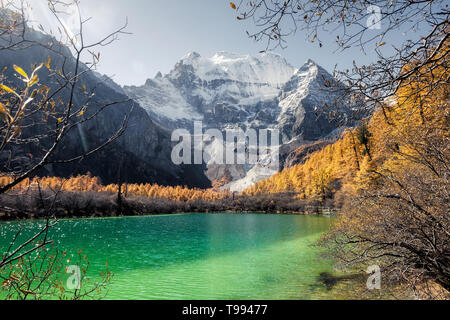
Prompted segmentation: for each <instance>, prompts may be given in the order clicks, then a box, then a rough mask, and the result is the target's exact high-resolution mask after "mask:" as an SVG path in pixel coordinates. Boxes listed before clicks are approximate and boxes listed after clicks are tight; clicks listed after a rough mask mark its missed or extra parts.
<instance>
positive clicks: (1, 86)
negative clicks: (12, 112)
mask: <svg viewBox="0 0 450 320" xmlns="http://www.w3.org/2000/svg"><path fill="white" fill-rule="evenodd" d="M0 89H2V90H4V91H6V92H10V93H13V94H15V95H16V96H18V97H19V98H20V96H19V95H18V94H17V92H15V91H14V90H13V89H11V88H9V87H7V86H5V85H4V84H0Z"/></svg>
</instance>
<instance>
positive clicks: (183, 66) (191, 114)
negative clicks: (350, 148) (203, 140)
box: [124, 52, 354, 190]
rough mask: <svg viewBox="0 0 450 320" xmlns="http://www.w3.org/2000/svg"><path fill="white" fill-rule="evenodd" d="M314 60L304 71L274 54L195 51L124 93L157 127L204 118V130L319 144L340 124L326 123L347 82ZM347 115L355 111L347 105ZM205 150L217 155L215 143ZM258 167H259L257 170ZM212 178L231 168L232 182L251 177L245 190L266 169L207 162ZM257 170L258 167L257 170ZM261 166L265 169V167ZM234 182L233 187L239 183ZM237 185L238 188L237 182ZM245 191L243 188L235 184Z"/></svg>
mask: <svg viewBox="0 0 450 320" xmlns="http://www.w3.org/2000/svg"><path fill="white" fill-rule="evenodd" d="M335 83H336V81H335V80H334V78H333V77H332V76H331V75H330V74H329V73H328V72H327V71H326V70H325V69H323V68H322V67H320V66H319V65H317V64H316V63H315V62H314V61H312V60H308V61H307V62H306V63H305V64H304V65H303V66H301V67H300V68H295V67H294V66H292V65H290V64H289V63H288V62H287V61H286V60H285V59H284V58H283V57H282V56H280V55H278V54H275V53H261V54H258V55H254V56H251V55H238V54H234V53H227V52H218V53H217V54H215V55H214V56H213V57H211V58H205V57H202V56H200V55H199V54H198V53H196V52H193V53H189V54H187V55H186V56H184V57H183V58H182V59H181V60H180V61H179V62H178V63H176V65H175V67H174V68H173V69H172V71H170V72H169V73H168V74H166V75H162V74H161V73H158V75H157V76H156V77H155V78H153V79H148V80H147V81H146V83H145V84H144V85H143V86H140V87H135V86H129V87H124V91H125V92H126V93H127V94H128V95H129V96H130V97H131V98H133V99H135V100H136V101H138V102H139V103H140V105H141V106H142V107H143V108H144V109H145V110H147V112H148V113H149V114H150V115H151V116H152V117H153V118H155V119H157V121H158V122H159V123H160V125H162V126H165V127H167V128H171V129H175V128H186V129H192V126H193V123H194V121H196V120H202V121H203V125H204V127H205V128H206V129H208V128H214V129H219V130H222V131H223V130H225V129H228V128H236V127H239V128H242V129H243V130H246V129H248V128H254V129H265V128H268V129H279V130H280V132H281V134H282V143H283V144H287V143H289V142H291V141H292V140H300V141H316V140H318V139H320V138H322V137H325V136H326V135H328V134H330V133H331V132H332V131H333V130H335V129H336V128H337V127H338V124H337V123H334V122H333V121H330V120H329V117H328V111H327V112H324V111H325V108H326V106H327V105H329V106H331V105H333V104H334V103H335V102H336V101H338V100H339V99H340V98H342V96H343V93H344V90H343V88H344V87H343V86H342V85H337V86H330V84H335ZM345 107H347V108H348V110H350V109H351V108H353V107H354V106H352V105H348V106H345ZM206 152H207V153H209V154H211V153H215V152H216V150H215V149H214V144H211V145H208V146H207V147H206ZM256 167H257V166H256ZM208 168H209V170H208V172H207V175H208V177H209V178H210V179H211V180H215V179H220V178H221V175H222V174H223V173H224V172H225V171H228V174H229V175H231V177H232V180H233V181H236V180H239V179H242V178H245V177H246V176H247V173H249V172H250V174H251V179H250V180H249V178H250V177H247V180H249V181H246V182H245V183H243V184H242V185H245V186H247V185H248V184H249V183H254V182H257V181H258V179H259V176H260V175H259V174H258V173H257V172H260V171H261V170H258V168H255V166H250V167H249V166H234V167H230V166H228V168H227V169H226V170H224V168H223V166H222V167H220V168H218V167H217V166H216V165H209V166H208ZM252 169H253V170H252ZM260 169H261V168H260ZM235 185H236V183H235ZM238 185H239V183H238ZM232 189H234V190H240V189H242V188H241V187H239V186H237V187H233V188H232Z"/></svg>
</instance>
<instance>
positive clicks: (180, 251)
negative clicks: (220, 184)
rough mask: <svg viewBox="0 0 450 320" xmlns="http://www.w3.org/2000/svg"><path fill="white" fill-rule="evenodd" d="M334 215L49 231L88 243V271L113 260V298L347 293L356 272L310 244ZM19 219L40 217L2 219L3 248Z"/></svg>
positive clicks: (105, 222) (90, 223)
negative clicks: (343, 274)
mask: <svg viewBox="0 0 450 320" xmlns="http://www.w3.org/2000/svg"><path fill="white" fill-rule="evenodd" d="M332 221H333V219H332V218H328V217H315V216H294V215H253V214H245V215H244V214H185V215H167V216H150V217H137V218H114V219H87V220H65V221H61V222H60V223H59V225H58V227H57V228H55V229H54V230H52V234H51V237H52V239H54V240H55V241H56V242H57V243H58V244H59V248H60V249H61V250H67V251H68V252H69V253H71V252H72V253H75V252H76V251H77V249H83V253H86V254H87V255H88V257H89V260H90V262H91V269H90V273H91V274H90V276H91V277H95V275H96V274H97V273H98V272H100V270H102V268H103V267H104V266H105V261H107V262H108V266H109V268H110V270H111V272H113V273H114V281H113V282H112V283H111V285H110V291H109V294H108V296H107V298H109V299H333V298H342V297H343V295H344V296H345V294H343V293H342V292H336V290H335V287H336V285H338V284H339V282H340V281H348V280H353V278H351V277H350V278H349V277H347V278H336V277H333V269H332V264H331V262H330V261H327V260H324V259H322V258H320V257H319V250H320V249H319V248H317V247H315V246H312V244H313V243H314V242H315V241H317V239H318V238H319V237H320V236H321V234H323V233H324V232H326V231H327V230H328V228H329V227H330V224H331V223H332ZM41 223H42V222H41ZM19 224H21V225H23V226H24V227H25V234H24V235H23V236H26V233H28V234H30V233H31V232H33V230H36V228H37V227H38V225H39V224H40V222H21V223H17V222H14V223H2V224H0V233H1V240H0V247H1V249H2V250H5V248H7V247H8V244H9V241H11V238H12V236H13V234H14V232H15V230H17V227H18V226H19ZM337 291H339V290H337Z"/></svg>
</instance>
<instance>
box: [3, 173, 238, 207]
mask: <svg viewBox="0 0 450 320" xmlns="http://www.w3.org/2000/svg"><path fill="white" fill-rule="evenodd" d="M12 180H13V178H12V177H9V176H3V177H0V186H2V185H6V184H7V183H9V182H10V181H12ZM33 188H34V189H36V188H43V189H46V188H48V189H52V190H53V191H58V190H61V191H73V192H87V191H95V192H109V193H117V192H118V190H119V186H118V185H117V184H110V185H107V186H105V185H103V184H102V183H101V181H100V179H99V178H97V177H92V176H91V175H89V174H88V175H81V176H77V177H71V178H67V179H66V178H58V177H43V178H39V177H35V178H33V179H25V180H24V181H22V182H21V183H20V184H19V185H18V186H16V187H15V188H14V189H13V190H16V191H23V190H29V189H33ZM122 192H123V193H124V194H125V195H136V196H143V197H148V198H162V199H168V200H173V201H190V200H205V201H217V200H222V199H224V198H227V197H230V196H231V195H230V193H229V192H228V191H219V190H217V189H208V190H202V189H189V188H187V187H182V186H176V187H164V186H159V185H156V184H126V185H123V186H122Z"/></svg>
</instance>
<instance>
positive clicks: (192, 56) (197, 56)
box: [181, 51, 201, 61]
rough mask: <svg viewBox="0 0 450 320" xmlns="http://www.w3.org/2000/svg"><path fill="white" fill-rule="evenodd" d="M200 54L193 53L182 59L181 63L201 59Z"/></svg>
mask: <svg viewBox="0 0 450 320" xmlns="http://www.w3.org/2000/svg"><path fill="white" fill-rule="evenodd" d="M200 57H201V56H200V53H198V52H195V51H192V52H189V53H188V54H186V55H185V56H183V57H182V58H181V61H192V60H196V59H198V58H200Z"/></svg>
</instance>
